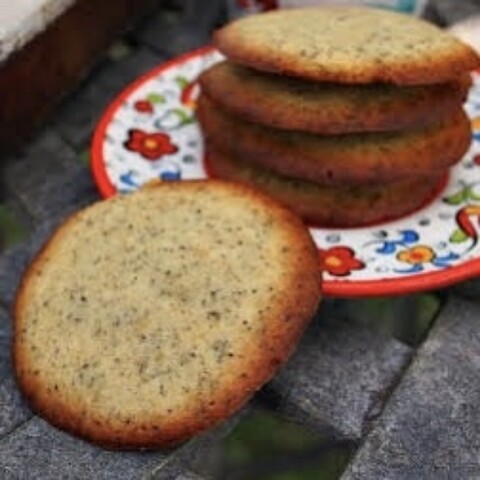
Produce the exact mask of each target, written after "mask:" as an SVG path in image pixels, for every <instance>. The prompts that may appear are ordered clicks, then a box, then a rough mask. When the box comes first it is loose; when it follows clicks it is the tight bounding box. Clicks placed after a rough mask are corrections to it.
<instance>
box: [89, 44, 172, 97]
mask: <svg viewBox="0 0 480 480" xmlns="http://www.w3.org/2000/svg"><path fill="white" fill-rule="evenodd" d="M164 60H165V58H164V57H162V56H161V55H159V54H158V53H155V52H154V51H153V50H151V49H149V48H147V47H140V48H138V49H135V50H134V51H133V52H132V53H130V54H129V55H128V56H127V57H125V58H122V59H121V60H119V61H109V62H105V63H104V64H103V65H102V66H101V67H100V68H99V69H98V70H97V72H96V73H95V76H94V78H92V80H93V81H94V82H96V83H99V84H101V85H102V86H104V87H105V88H106V89H107V90H108V91H109V92H112V94H114V93H115V92H117V93H120V91H121V90H123V89H124V88H125V87H126V86H127V85H129V84H130V83H131V82H132V81H133V80H136V79H137V78H138V77H139V76H140V75H142V74H144V73H146V72H147V71H149V70H151V69H152V68H154V67H156V66H158V65H160V64H161V63H162V62H163V61H164Z"/></svg>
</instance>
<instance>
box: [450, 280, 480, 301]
mask: <svg viewBox="0 0 480 480" xmlns="http://www.w3.org/2000/svg"><path fill="white" fill-rule="evenodd" d="M451 291H452V292H454V294H455V295H457V296H460V297H464V298H468V299H472V300H477V299H480V279H478V278H475V279H473V280H468V281H466V282H462V283H459V284H458V285H455V286H454V287H452V288H451Z"/></svg>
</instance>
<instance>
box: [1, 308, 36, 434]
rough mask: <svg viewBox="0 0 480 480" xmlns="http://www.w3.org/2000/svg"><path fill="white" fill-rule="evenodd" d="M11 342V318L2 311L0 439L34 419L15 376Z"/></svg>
mask: <svg viewBox="0 0 480 480" xmlns="http://www.w3.org/2000/svg"><path fill="white" fill-rule="evenodd" d="M11 340H12V320H11V316H10V315H9V313H8V312H7V311H6V310H4V309H0V438H1V437H3V436H5V435H7V434H8V433H10V432H11V431H12V430H14V429H15V428H16V427H17V426H18V425H20V424H22V423H24V422H25V421H27V420H28V419H29V418H31V417H32V412H31V411H30V409H29V408H28V407H27V405H26V403H25V402H24V400H23V398H22V396H21V395H20V392H19V391H18V388H17V386H16V383H15V379H14V376H13V371H12V361H11Z"/></svg>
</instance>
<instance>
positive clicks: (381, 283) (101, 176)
mask: <svg viewBox="0 0 480 480" xmlns="http://www.w3.org/2000/svg"><path fill="white" fill-rule="evenodd" d="M214 50H215V47H213V46H211V45H207V46H205V47H202V48H199V49H197V50H194V51H192V52H188V53H186V54H184V55H181V56H179V57H176V58H174V59H172V60H170V61H167V62H165V63H162V64H161V65H159V66H158V67H155V68H153V69H152V70H150V71H148V72H146V73H145V74H143V75H141V76H140V77H139V78H138V79H136V80H135V81H134V82H132V83H131V84H130V85H128V86H127V87H126V88H125V89H124V90H122V91H121V92H120V94H119V95H118V96H117V97H116V98H115V99H114V100H113V102H112V103H110V105H109V106H108V107H107V108H106V109H105V111H104V112H103V114H102V115H101V118H100V121H99V122H98V124H97V127H96V128H95V132H94V135H93V139H92V145H91V161H90V168H91V171H92V175H93V178H94V180H95V183H96V184H97V187H98V189H99V191H100V194H101V195H102V197H103V198H108V197H111V196H113V195H115V194H116V189H115V186H114V185H113V184H112V182H111V181H110V179H109V178H108V174H107V171H106V169H105V159H104V156H103V142H104V140H105V133H106V130H107V127H108V125H109V123H110V121H111V120H112V118H113V116H114V115H115V113H116V111H117V110H118V108H119V107H120V106H121V105H122V103H123V102H124V101H125V99H126V98H127V97H129V96H130V94H131V93H132V92H134V91H135V90H136V89H137V88H139V87H140V86H141V85H143V84H144V83H145V82H147V81H148V80H150V79H151V78H153V77H155V76H157V75H159V74H161V73H162V72H163V71H165V70H168V69H170V68H172V67H175V66H176V65H179V64H182V63H184V62H186V61H188V60H190V59H192V58H195V57H199V56H203V55H206V54H208V53H211V52H213V51H214ZM477 73H480V70H479V71H477ZM477 275H480V258H475V259H472V260H468V261H466V262H464V263H462V264H460V265H458V266H454V267H446V268H445V269H443V270H437V271H434V272H428V273H419V274H415V275H414V276H408V277H401V278H392V279H381V278H380V279H378V280H355V281H351V280H348V279H345V278H342V279H339V280H324V282H323V294H324V296H326V297H344V298H348V297H350V298H360V297H361V298H364V297H378V296H394V295H404V294H410V293H419V292H425V291H431V290H436V289H441V288H445V287H448V286H451V285H453V284H456V283H459V282H462V281H466V280H469V279H472V278H474V277H476V276H477Z"/></svg>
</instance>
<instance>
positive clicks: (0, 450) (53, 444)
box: [0, 417, 168, 480]
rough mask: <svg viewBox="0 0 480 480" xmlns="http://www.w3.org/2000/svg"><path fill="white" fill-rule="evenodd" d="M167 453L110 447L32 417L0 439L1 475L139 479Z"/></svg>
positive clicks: (43, 479) (47, 477)
mask: <svg viewBox="0 0 480 480" xmlns="http://www.w3.org/2000/svg"><path fill="white" fill-rule="evenodd" d="M167 455H168V454H167V453H161V452H147V453H138V452H111V451H107V450H104V449H101V448H98V447H96V446H94V445H91V444H89V443H86V442H83V441H81V440H78V439H76V438H74V437H72V436H70V435H68V434H66V433H64V432H62V431H60V430H57V429H55V428H52V427H51V426H50V425H48V424H47V423H46V422H45V421H43V420H42V419H40V418H39V417H33V418H32V419H31V420H30V421H28V422H27V423H25V424H24V425H22V426H21V427H19V428H17V429H16V430H15V431H14V432H13V433H12V434H10V435H8V436H7V437H5V438H3V439H2V440H0V478H2V479H4V480H8V479H12V480H13V479H42V480H48V479H92V478H94V479H96V480H107V479H108V480H110V479H111V480H118V479H125V480H129V479H138V478H140V477H141V476H142V474H145V473H147V472H148V471H149V469H150V468H152V467H153V465H155V464H156V463H158V462H160V461H162V460H163V459H165V458H166V457H167Z"/></svg>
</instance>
